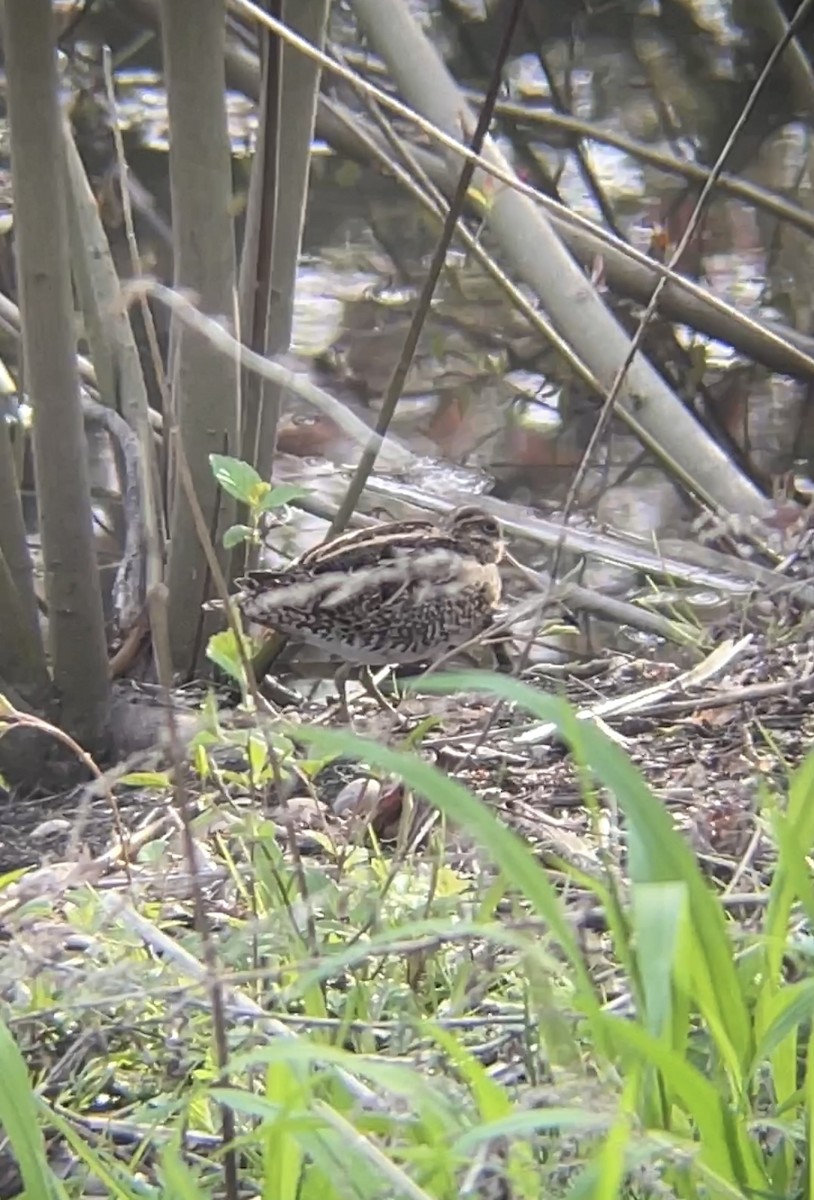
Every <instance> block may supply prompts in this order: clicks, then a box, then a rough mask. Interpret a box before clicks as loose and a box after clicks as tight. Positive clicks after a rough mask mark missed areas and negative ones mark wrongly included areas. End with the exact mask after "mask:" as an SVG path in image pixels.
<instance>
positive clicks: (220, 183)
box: [161, 0, 239, 672]
mask: <svg viewBox="0 0 814 1200" xmlns="http://www.w3.org/2000/svg"><path fill="white" fill-rule="evenodd" d="M161 13H162V22H161V26H162V35H163V36H162V45H163V52H164V70H165V76H166V87H167V106H168V113H169V123H170V159H169V168H170V192H171V198H172V224H173V243H174V245H173V249H174V260H175V281H176V283H177V284H178V285H180V286H182V287H191V288H193V289H194V290H195V291H196V293H197V295H198V298H199V303H200V306H201V308H202V309H203V310H204V311H206V312H214V313H230V314H231V313H232V312H233V308H234V298H235V253H234V230H233V224H232V215H231V206H232V179H231V159H230V150H229V137H228V130H227V117H226V81H225V76H224V63H223V56H224V37H225V19H226V6H225V0H209V3H208V4H205V5H201V4H200V3H199V0H165V2H164V3H163V5H162V8H161ZM173 356H174V370H175V384H176V386H175V388H174V389H173V406H172V409H171V412H172V418H171V419H172V420H173V421H174V423H175V424H176V425H177V428H178V431H179V436H178V438H177V439H173V444H174V445H181V444H182V445H183V449H184V452H185V454H186V458H187V462H188V464H189V470H190V472H191V474H192V479H193V485H194V491H195V495H196V497H197V500H198V503H199V504H200V505H201V507H202V509H203V510H204V512H205V514H206V521H207V524H208V525H211V526H212V531H213V538H214V541H215V544H216V547H217V550H216V556H217V558H218V561H219V562H220V563H221V565H222V569H223V570H226V569H227V563H228V560H229V553H228V551H226V550H225V549H224V547H223V544H222V535H223V533H224V532H225V531H226V529H228V528H229V526H231V525H232V524H233V523H234V514H235V508H236V505H235V502H234V500H233V499H232V498H231V497H229V496H227V495H226V494H225V493H224V492H222V491H221V489H219V488H218V486H217V482H216V480H215V478H214V476H213V474H212V470H211V468H210V465H209V455H210V454H213V453H215V454H237V453H238V451H239V443H238V430H237V417H238V412H237V407H238V388H239V371H238V366H237V362H236V361H235V358H234V356H231V357H229V358H226V357H223V356H221V355H219V354H217V353H216V352H214V351H213V348H212V347H211V346H210V345H209V343H208V342H207V341H206V339H204V338H201V337H200V335H199V334H198V333H197V331H195V330H193V329H190V328H188V327H180V328H179V327H178V326H176V329H175V334H174V338H173ZM174 465H175V464H173V466H174ZM166 578H167V583H168V588H169V611H168V619H169V624H170V645H171V647H172V653H173V661H174V663H175V665H176V667H177V669H179V670H181V671H183V672H193V671H194V670H195V669H196V666H197V665H198V663H199V661H200V660H201V658H202V653H203V642H204V636H205V634H204V627H203V623H204V613H203V611H202V605H203V603H204V602H205V601H206V600H207V599H208V594H207V593H208V590H209V583H210V580H209V571H208V566H207V562H206V558H205V556H204V553H203V548H202V546H201V545H200V542H199V539H198V538H197V536H196V531H195V520H194V518H193V515H192V513H191V511H190V508H189V505H188V502H187V498H186V492H185V489H184V488H183V487H182V486H181V484H180V482H179V480H178V475H177V471H175V476H174V481H173V494H172V509H171V517H170V551H169V559H168V563H167V575H166Z"/></svg>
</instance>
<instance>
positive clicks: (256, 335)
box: [238, 0, 283, 519]
mask: <svg viewBox="0 0 814 1200" xmlns="http://www.w3.org/2000/svg"><path fill="white" fill-rule="evenodd" d="M269 7H270V11H271V12H272V14H273V15H274V16H275V17H277V18H278V19H279V18H280V17H281V16H282V13H281V11H280V8H281V5H280V0H272V2H271V4H270V6H269ZM259 37H260V45H261V59H262V67H261V74H260V79H261V83H260V87H261V96H260V114H259V121H258V130H257V141H256V145H255V152H254V158H253V160H252V167H251V178H250V180H249V200H248V204H247V212H246V234H245V237H244V240H243V254H242V258H241V263H240V275H239V284H238V294H239V297H240V299H239V304H238V311H239V313H240V329H241V333H242V335H243V337H244V338H245V340H246V343H247V345H249V346H250V347H251V349H252V350H255V351H257V353H258V354H265V353H266V352H267V349H268V346H267V336H268V323H269V307H270V304H271V277H272V263H273V259H274V246H275V226H276V222H277V199H278V187H279V169H280V115H281V114H280V108H281V101H282V88H283V79H282V49H283V44H282V42H281V41H280V38H279V37H278V36H277V35H276V34H274V33H271V32H270V31H269V30H260V31H259ZM265 386H266V385H265V382H264V381H263V380H262V379H260V378H259V377H258V376H257V375H252V374H250V373H249V372H244V378H243V384H242V388H241V399H242V403H243V411H242V428H241V431H240V445H241V456H242V457H243V458H244V459H245V460H246V461H247V462H250V463H252V464H253V465H254V466H255V468H256V469H257V470H259V471H260V474H261V475H262V476H263V478H266V477H267V475H268V474H270V472H269V471H267V470H266V469H265V463H264V465H263V467H262V468H261V466H260V459H259V451H260V446H259V438H260V425H261V413H262V412H263V407H264V405H263V397H262V396H261V394H260V393H261V392H262V391H263V389H264V388H265ZM280 401H281V396H280V395H279V394H277V395H275V396H274V398H273V400H272V402H271V403H272V408H273V412H272V413H271V414H270V416H269V417H268V418H267V422H266V433H267V435H270V437H271V443H272V447H271V455H270V459H269V465H270V460H271V459H273V457H274V449H273V447H274V443H275V442H276V438H277V426H278V424H279V420H280ZM241 519H245V516H244V517H241Z"/></svg>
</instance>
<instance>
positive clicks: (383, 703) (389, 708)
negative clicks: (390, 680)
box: [359, 667, 401, 720]
mask: <svg viewBox="0 0 814 1200" xmlns="http://www.w3.org/2000/svg"><path fill="white" fill-rule="evenodd" d="M359 682H360V683H361V685H362V687H363V688H364V689H365V691H366V692H367V694H368V696H372V697H373V699H374V700H375V701H376V703H377V704H378V705H379V707H380V708H383V709H384V711H385V712H388V713H390V715H391V716H392V717H398V718H399V720H401V717H400V716H399V713H398V711H397V710H396V709H395V708H394V707H393V705H392V704H391V703H390V701H389V700H388V699H387V697H386V696H383V695H382V693H381V692H380V690H379V688H378V687H377V685H376V680H375V679H374V678H373V672H372V671H371V669H370V667H362V670H361V671H360V673H359Z"/></svg>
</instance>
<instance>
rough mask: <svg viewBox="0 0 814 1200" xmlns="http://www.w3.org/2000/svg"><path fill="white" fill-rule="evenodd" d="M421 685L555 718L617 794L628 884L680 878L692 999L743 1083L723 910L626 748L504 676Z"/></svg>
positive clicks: (581, 757)
mask: <svg viewBox="0 0 814 1200" xmlns="http://www.w3.org/2000/svg"><path fill="white" fill-rule="evenodd" d="M421 687H422V689H424V690H430V691H436V692H442V693H443V692H447V691H450V690H455V691H461V690H463V689H466V690H471V691H481V692H487V693H489V694H492V695H495V696H499V697H502V698H503V699H506V700H509V701H512V702H513V703H515V704H517V705H519V706H521V707H522V708H524V709H526V710H527V711H528V712H530V713H532V714H533V715H534V716H536V717H539V718H540V719H541V720H545V721H550V722H552V723H553V724H555V725H556V726H557V728H558V730H559V731H560V734H561V735H562V737H563V738H564V740H565V741H566V742H567V743H568V745H569V746H570V747H571V749H572V752H573V754H574V756H575V758H576V759H577V760H578V762H579V763H580V764H581V765H582V766H583V767H584V768H590V770H591V771H592V772H593V774H594V775H595V776H596V777H597V779H598V780H599V782H600V783H601V784H602V785H603V786H604V787H606V788H607V789H608V790H609V791H610V792H612V793H613V795H614V796H615V798H616V802H617V803H618V805H619V808H620V809H621V811H622V812H623V814H624V816H625V819H626V822H627V830H628V850H629V854H628V862H629V872H630V877H631V880H632V881H633V882H634V883H669V882H677V883H682V882H683V883H684V884H685V885H686V887H687V895H688V899H689V908H690V925H691V930H692V938H693V944H694V946H695V950H696V954H695V962H696V968H697V969H696V976H695V981H694V987H695V989H696V1001H697V1003H698V1006H699V1008H700V1009H701V1011H702V1015H703V1016H704V1017H705V1019H706V1020H707V1021H708V1023H709V1025H710V1030H711V1032H712V1034H713V1037H714V1038H715V1040H716V1043H717V1045H718V1049H719V1051H720V1053H721V1055H722V1057H723V1059H724V1061H725V1063H726V1065H727V1069H728V1071H729V1073H730V1077H731V1079H732V1083H733V1086H735V1087H738V1086H740V1084H741V1083H742V1080H743V1078H744V1075H745V1071H746V1069H747V1067H748V1064H749V1063H750V1062H751V1058H752V1054H753V1051H754V1046H753V1037H752V1025H751V1021H750V1018H749V1014H748V1011H747V1008H746V1003H745V999H744V995H743V991H742V988H741V984H740V980H739V978H738V974H737V972H736V970H735V965H734V961H733V956H732V947H731V945H730V941H729V937H728V936H727V931H726V921H725V917H724V912H723V909H722V907H721V905H720V904H718V903H717V901H716V899H715V897H714V896H713V894H712V892H711V891H710V889H709V887H708V885H707V882H706V880H705V879H704V876H703V874H702V872H701V869H700V867H699V865H698V862H697V860H696V858H695V855H694V854H693V853H692V851H691V849H690V847H689V846H688V845H687V843H686V842H685V841H684V839H683V838H682V837H681V835H680V834H679V833H678V832H677V831H676V829H675V828H674V826H673V823H672V821H671V819H670V817H669V815H668V813H667V811H666V810H665V808H664V806H663V805H662V804H661V803H660V802H659V801H658V800H657V798H656V797H655V796H654V795H653V794H652V792H651V791H650V789H649V788H648V787H647V785H646V784H645V782H644V780H643V779H642V777H641V775H640V774H639V772H638V771H637V770H636V769H635V767H634V766H633V765H632V763H631V762H630V761H629V759H628V758H627V757H626V755H625V754H624V753H623V752H622V751H621V750H620V749H619V747H618V746H616V745H614V744H613V742H611V741H610V739H609V738H607V737H606V736H605V735H604V734H603V733H602V732H601V731H600V730H599V729H598V728H597V727H596V726H595V725H593V723H591V722H590V721H587V720H580V719H578V718H577V717H576V715H575V713H574V710H573V708H572V707H571V706H570V705H569V704H567V703H566V702H565V701H564V700H560V699H558V698H556V697H552V696H546V695H544V694H543V693H541V692H539V691H537V690H536V689H534V688H531V687H529V686H528V685H527V684H524V683H521V682H520V681H519V680H517V679H511V678H509V677H507V676H505V675H495V674H490V673H488V672H475V671H472V672H463V673H461V674H456V675H453V676H441V675H438V676H432V675H431V676H429V677H428V678H424V679H422V681H421Z"/></svg>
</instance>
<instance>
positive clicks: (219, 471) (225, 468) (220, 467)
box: [209, 454, 263, 504]
mask: <svg viewBox="0 0 814 1200" xmlns="http://www.w3.org/2000/svg"><path fill="white" fill-rule="evenodd" d="M209 464H210V466H211V467H212V473H213V475H214V476H215V479H216V480H217V481H218V483H219V484H220V486H221V487H222V488H223V490H224V492H227V493H228V494H229V495H230V496H234V498H235V500H242V501H243V503H244V504H251V502H252V491H253V490H254V488H256V487H257V486H258V484H262V483H263V480H262V479H261V478H260V476H259V475H258V474H257V471H255V469H254V467H252V466H249V464H248V463H246V462H243V460H242V459H240V458H230V457H229V455H228V454H210V455H209Z"/></svg>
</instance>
